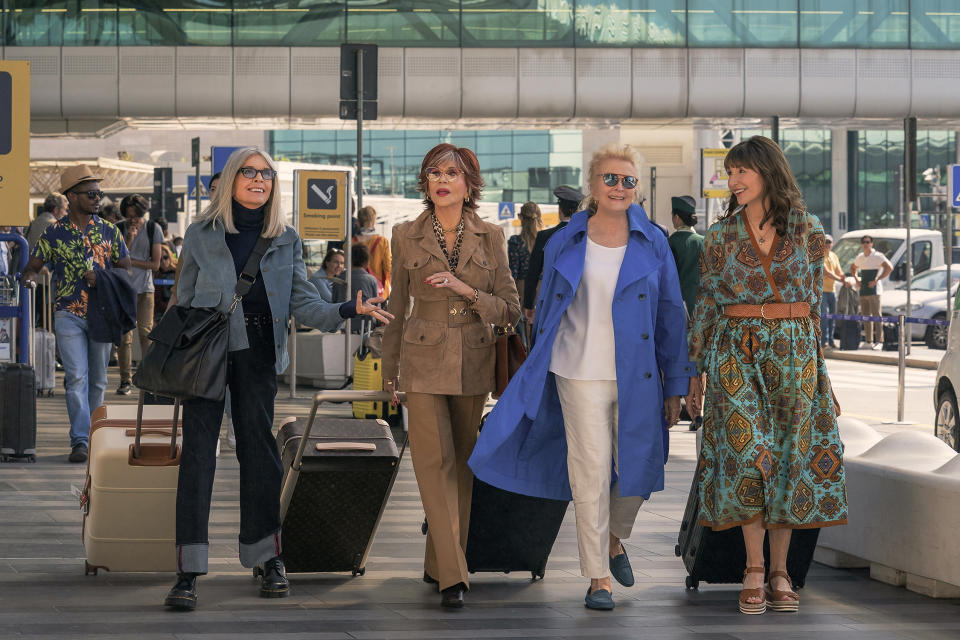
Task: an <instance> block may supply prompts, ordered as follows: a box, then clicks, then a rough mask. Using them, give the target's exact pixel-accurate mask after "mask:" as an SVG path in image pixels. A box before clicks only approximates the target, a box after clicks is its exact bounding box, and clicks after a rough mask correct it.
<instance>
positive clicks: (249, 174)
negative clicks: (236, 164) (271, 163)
mask: <svg viewBox="0 0 960 640" xmlns="http://www.w3.org/2000/svg"><path fill="white" fill-rule="evenodd" d="M237 173H239V174H240V175H242V176H243V177H244V178H247V179H249V180H253V179H254V178H256V177H257V174H258V173H259V174H260V177H262V178H263V179H264V180H273V179H274V178H276V177H277V172H276V171H274V170H273V169H254V168H253V167H240V170H239V171H238V172H237Z"/></svg>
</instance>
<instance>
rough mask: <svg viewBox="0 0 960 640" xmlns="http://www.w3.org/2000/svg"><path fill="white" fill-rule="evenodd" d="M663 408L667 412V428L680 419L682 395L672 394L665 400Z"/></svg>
mask: <svg viewBox="0 0 960 640" xmlns="http://www.w3.org/2000/svg"><path fill="white" fill-rule="evenodd" d="M663 410H664V412H665V413H666V414H667V429H669V428H670V427H672V426H673V425H675V424H677V420H679V419H680V396H670V397H669V398H667V399H666V400H664V401H663Z"/></svg>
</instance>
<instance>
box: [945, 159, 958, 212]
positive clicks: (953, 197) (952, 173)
mask: <svg viewBox="0 0 960 640" xmlns="http://www.w3.org/2000/svg"><path fill="white" fill-rule="evenodd" d="M947 185H948V187H949V188H948V189H947V191H948V192H949V193H950V206H951V207H953V208H960V164H952V165H950V170H949V171H948V172H947Z"/></svg>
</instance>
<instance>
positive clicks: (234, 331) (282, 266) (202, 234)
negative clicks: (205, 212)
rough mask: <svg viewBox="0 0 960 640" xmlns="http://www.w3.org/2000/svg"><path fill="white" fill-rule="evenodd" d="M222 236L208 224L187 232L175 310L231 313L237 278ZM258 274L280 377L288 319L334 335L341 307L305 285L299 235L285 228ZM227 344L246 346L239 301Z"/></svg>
mask: <svg viewBox="0 0 960 640" xmlns="http://www.w3.org/2000/svg"><path fill="white" fill-rule="evenodd" d="M224 233H225V231H224V228H223V224H222V223H220V224H215V223H214V222H213V221H212V220H201V221H198V222H194V223H193V224H191V225H190V226H189V227H188V228H187V232H186V233H185V234H184V237H183V250H182V251H181V254H180V260H182V261H183V267H182V268H181V270H180V279H179V280H178V281H177V304H178V305H180V306H184V307H216V308H218V309H220V310H221V311H223V312H224V313H227V312H229V310H230V304H231V303H232V302H233V290H234V288H235V287H236V285H237V278H236V275H235V273H236V271H235V270H234V266H233V257H232V256H231V255H230V249H228V248H227V242H226V240H225V239H224ZM260 271H261V273H263V284H264V285H266V289H267V299H268V301H269V302H270V311H271V312H272V315H273V343H274V345H275V348H276V354H277V373H283V371H284V370H286V368H287V365H289V364H290V356H289V354H288V353H287V335H288V331H289V322H290V316H291V315H293V316H295V317H296V318H297V321H299V322H300V323H302V324H305V325H307V326H311V327H314V328H316V329H320V330H321V331H336V330H337V329H338V328H339V327H340V323H341V322H343V318H342V317H341V316H340V305H339V304H331V303H329V302H325V301H324V300H323V299H322V298H321V297H320V294H319V293H317V289H316V287H314V286H313V285H312V284H310V282H308V281H307V269H306V266H304V264H303V248H302V246H301V242H300V236H299V235H297V232H296V230H295V229H294V228H293V227H287V228H286V230H284V232H283V233H282V234H280V235H279V236H278V237H276V238H274V239H273V242H271V243H270V247H269V248H267V252H266V253H265V254H264V256H263V259H262V260H261V261H260ZM228 344H229V347H228V348H229V350H230V351H239V350H241V349H246V348H247V347H248V346H249V344H248V343H247V331H246V327H245V325H244V322H243V303H242V302H241V303H240V305H239V306H238V307H237V309H236V310H235V311H234V312H233V314H232V315H231V316H230V335H229V338H228Z"/></svg>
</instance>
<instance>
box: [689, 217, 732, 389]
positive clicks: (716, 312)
mask: <svg viewBox="0 0 960 640" xmlns="http://www.w3.org/2000/svg"><path fill="white" fill-rule="evenodd" d="M719 235H720V234H719V232H718V231H717V230H715V229H710V230H709V231H708V232H707V235H706V236H705V237H704V239H703V251H701V252H700V291H699V292H698V293H697V303H696V304H695V305H694V307H693V320H692V321H691V327H690V332H689V346H690V359H691V360H692V361H693V362H694V363H696V365H697V371H698V372H700V373H703V372H704V359H705V356H706V350H707V347H708V345H709V344H710V343H711V342H712V340H713V329H714V326H715V325H716V323H717V320H718V319H719V318H720V307H719V305H718V304H717V302H716V295H717V284H718V283H719V282H720V279H721V277H722V274H721V272H720V271H721V268H722V265H723V257H724V256H723V245H722V244H721V243H720V237H719Z"/></svg>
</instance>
